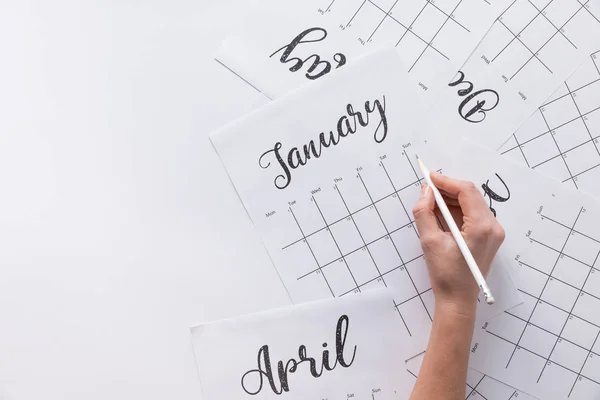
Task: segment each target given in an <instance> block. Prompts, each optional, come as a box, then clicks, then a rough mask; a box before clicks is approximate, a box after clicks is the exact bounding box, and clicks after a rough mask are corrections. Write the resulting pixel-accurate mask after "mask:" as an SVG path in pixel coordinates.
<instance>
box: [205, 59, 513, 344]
mask: <svg viewBox="0 0 600 400" xmlns="http://www.w3.org/2000/svg"><path fill="white" fill-rule="evenodd" d="M401 67H402V64H401V62H400V59H399V58H398V56H397V53H396V52H395V51H394V50H389V51H384V52H381V53H378V54H376V55H373V56H372V57H368V58H365V59H363V60H361V61H358V62H357V63H355V64H353V65H352V66H348V67H347V68H345V69H344V70H343V71H340V72H339V73H338V74H335V75H331V76H329V77H327V78H326V79H324V80H323V81H321V82H319V84H315V85H310V86H308V87H306V88H304V89H303V90H301V91H298V92H296V93H294V94H293V95H290V96H287V97H285V98H283V99H281V100H279V101H277V102H274V103H271V104H269V105H267V106H266V107H265V108H263V109H262V110H259V111H256V112H255V113H253V114H251V115H249V116H247V117H245V118H243V119H241V120H239V121H237V122H235V123H233V124H231V125H229V126H227V127H225V128H224V129H222V130H221V131H219V132H217V133H215V134H214V135H212V140H213V144H214V146H215V148H216V149H217V152H218V153H219V155H220V157H221V159H222V161H223V163H224V165H225V167H226V168H227V171H228V173H229V175H230V177H231V179H232V181H233V184H234V185H235V187H236V189H237V191H238V194H239V195H240V198H241V200H242V202H243V203H244V205H245V206H246V209H247V211H248V213H249V215H250V217H251V218H252V220H253V222H254V224H255V225H256V227H257V229H258V231H259V233H260V235H261V237H262V239H263V242H264V244H265V246H266V247H267V249H268V251H269V254H270V256H271V258H272V260H273V263H274V264H275V267H276V268H277V271H278V272H279V274H280V276H281V279H282V281H283V283H284V284H285V286H286V288H287V290H288V292H289V293H290V295H291V297H292V299H293V301H294V302H304V301H310V300H315V299H320V298H327V297H340V296H345V295H349V294H353V293H361V292H364V291H367V290H369V289H372V288H377V287H391V288H393V290H394V299H395V307H396V309H397V313H398V318H399V319H401V321H402V325H403V327H404V329H403V330H402V331H401V332H399V333H398V334H399V335H402V337H403V343H405V344H406V345H407V346H409V348H410V352H411V353H412V354H410V355H415V354H418V353H419V352H421V351H423V350H424V349H425V347H426V343H427V340H428V336H429V331H430V329H431V322H432V318H433V311H434V308H433V305H434V298H433V293H432V291H431V287H430V285H429V275H428V273H427V269H426V265H425V262H424V259H423V253H422V249H421V245H420V241H419V234H418V232H417V229H416V227H415V225H414V221H413V216H412V208H413V205H414V203H415V201H416V200H417V198H418V196H419V195H420V190H421V181H422V176H421V175H420V173H419V172H418V171H417V168H416V158H415V154H416V153H418V152H419V149H421V150H424V147H425V145H424V143H423V141H422V139H420V140H415V139H412V136H411V132H412V131H415V130H417V128H419V129H420V130H422V131H425V132H427V131H428V128H427V127H428V119H427V118H426V113H425V112H424V107H423V106H422V105H421V104H420V103H419V101H418V100H416V99H415V98H414V97H413V95H412V93H413V92H412V89H411V86H410V84H409V83H407V80H406V79H403V78H402V74H401V73H400V72H399V71H401ZM357 77H360V78H357ZM428 164H429V166H430V167H431V168H435V169H440V168H441V166H442V165H441V158H440V159H437V160H434V159H431V160H429V161H428ZM506 251H507V250H502V251H501V252H500V253H499V255H498V257H497V260H496V263H495V266H494V268H493V269H492V274H491V275H490V276H489V279H488V282H489V284H490V286H491V288H492V291H493V293H494V295H495V297H496V299H497V301H498V303H497V304H495V305H494V306H488V305H487V304H485V303H484V304H480V306H479V311H478V312H479V317H480V318H481V319H482V320H487V319H489V318H490V317H492V316H494V315H497V314H498V313H500V312H502V311H504V310H506V309H508V308H510V307H512V306H514V305H516V304H519V303H520V302H521V299H520V296H519V295H518V292H517V291H516V289H515V286H514V284H512V282H511V281H510V279H509V278H508V276H507V274H506V269H505V266H506V265H507V264H508V263H511V262H512V259H506V258H505V255H506V254H507V253H506ZM508 253H510V252H508Z"/></svg>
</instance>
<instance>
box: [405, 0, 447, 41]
mask: <svg viewBox="0 0 600 400" xmlns="http://www.w3.org/2000/svg"><path fill="white" fill-rule="evenodd" d="M447 18H448V17H446V16H445V15H444V14H443V13H441V12H440V11H439V10H437V9H435V8H434V7H433V6H428V7H426V8H425V9H424V10H423V12H422V13H421V15H420V16H419V18H417V20H416V21H415V23H414V24H413V25H412V32H415V34H417V35H419V36H420V37H421V38H422V39H423V40H425V41H426V42H431V41H432V40H433V38H434V37H435V36H436V34H437V33H438V32H439V30H440V29H442V26H443V25H444V23H445V22H446V19H447Z"/></svg>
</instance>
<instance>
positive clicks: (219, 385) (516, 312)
mask: <svg viewBox="0 0 600 400" xmlns="http://www.w3.org/2000/svg"><path fill="white" fill-rule="evenodd" d="M216 59H217V61H218V62H220V63H221V64H223V66H224V67H226V68H228V69H229V70H231V71H232V72H233V73H235V74H236V75H238V76H239V77H240V78H241V79H243V80H244V81H245V82H246V83H247V84H248V85H251V86H252V87H254V88H255V89H256V90H257V91H259V92H261V93H262V94H263V95H264V96H265V98H266V99H268V101H266V105H265V106H263V107H261V108H259V109H257V110H254V111H253V112H251V113H250V114H248V115H246V116H244V117H242V118H240V119H237V120H234V121H232V122H230V123H229V124H228V125H226V126H224V127H223V128H221V129H219V130H218V131H217V132H213V133H212V134H211V136H210V139H211V141H212V143H213V145H214V147H215V150H216V152H217V153H218V154H219V157H220V158H221V161H222V163H223V165H224V168H225V169H226V170H227V172H228V174H229V177H230V179H231V181H232V183H233V185H234V186H235V189H236V191H237V193H238V195H239V198H240V199H241V201H242V203H243V205H244V207H245V208H246V210H247V212H248V215H249V216H250V218H251V219H252V222H253V223H254V225H255V226H256V230H257V233H258V235H259V236H260V238H261V240H262V242H263V243H264V246H265V247H266V249H267V251H268V252H269V255H270V257H271V260H272V262H273V265H274V268H275V269H276V270H277V272H278V274H279V276H280V278H281V282H282V284H283V285H284V286H285V288H286V290H287V292H288V293H289V295H290V298H291V300H292V301H293V303H294V304H296V305H297V306H295V307H294V308H293V310H292V311H289V310H288V311H283V310H275V311H268V310H267V311H266V312H265V313H262V314H259V315H255V316H249V317H242V318H241V319H234V320H230V321H222V322H218V323H216V324H206V325H201V326H198V327H195V328H193V330H192V336H193V344H194V350H195V352H196V360H197V363H198V369H199V373H200V380H201V383H202V386H203V393H204V396H205V397H206V400H214V399H217V398H228V399H238V398H239V399H244V398H248V399H250V398H259V399H260V398H264V399H270V398H273V399H275V398H284V397H286V396H287V398H290V399H326V398H327V399H347V398H356V399H365V400H368V399H371V400H384V399H408V398H409V396H410V393H411V390H412V386H413V385H414V383H415V381H416V377H417V376H418V372H419V367H420V363H421V359H422V355H423V353H424V351H425V348H426V345H427V341H428V337H429V332H430V330H431V325H432V320H433V304H434V298H433V293H432V291H431V287H430V285H429V278H428V273H427V269H426V265H425V261H424V259H423V253H422V249H421V245H420V241H419V235H418V232H417V229H416V227H415V225H414V219H413V216H412V212H411V210H412V207H413V205H414V203H415V201H416V199H417V198H418V197H419V195H420V188H421V184H422V183H423V176H422V174H421V172H420V170H419V168H418V166H417V162H416V155H417V154H418V155H419V157H421V158H423V159H424V160H426V163H427V164H428V165H429V167H430V168H432V169H435V170H437V171H439V172H441V173H444V174H448V175H450V176H453V177H457V178H460V179H464V180H469V181H472V182H474V183H475V184H476V185H477V187H479V188H480V190H481V193H482V194H483V196H484V198H485V199H486V201H487V202H489V208H490V210H491V211H492V212H493V214H494V215H495V216H496V218H497V219H498V221H499V222H500V223H501V224H502V226H503V227H504V229H505V231H506V240H505V243H504V245H503V246H502V247H501V249H500V251H499V252H498V255H497V257H496V259H495V261H494V264H493V268H492V272H491V273H490V275H489V276H488V279H487V280H488V283H489V285H490V287H491V289H492V292H493V293H494V295H495V297H496V300H497V302H496V304H494V305H492V306H490V305H487V304H486V303H485V301H480V303H479V306H478V311H477V325H476V329H475V334H474V340H473V343H472V347H471V355H470V362H469V366H470V371H469V376H468V379H467V388H466V398H467V399H487V400H508V399H516V398H518V399H527V400H529V399H541V400H566V399H576V400H589V399H600V311H599V310H600V262H599V257H600V224H598V223H597V222H598V221H600V200H599V198H598V197H600V0H512V1H511V0H435V1H434V0H404V1H399V0H304V1H301V2H292V1H289V0H260V1H258V2H257V3H256V5H255V7H254V9H253V12H252V15H248V16H247V18H246V20H245V23H244V24H243V25H241V26H238V27H237V28H236V30H235V31H233V32H231V33H230V34H229V36H228V37H227V38H226V40H225V41H224V42H223V44H222V46H221V48H220V50H219V52H218V54H217V55H216ZM307 327H310V329H307ZM390 332H393V334H391V335H390ZM303 335H304V336H303ZM299 337H303V338H306V341H307V342H315V343H316V344H312V345H309V344H307V343H303V342H298V340H304V339H298V338H299ZM323 337H327V338H330V339H328V340H325V339H323ZM291 343H296V345H295V347H294V345H292V344H291ZM247 349H251V351H246V350H247ZM246 353H247V354H246ZM246 359H248V360H249V362H248V363H245V361H244V360H246ZM240 360H242V361H240ZM279 360H283V361H279ZM287 360H289V361H287ZM234 364H235V365H234ZM238 364H239V365H238ZM301 364H302V365H301Z"/></svg>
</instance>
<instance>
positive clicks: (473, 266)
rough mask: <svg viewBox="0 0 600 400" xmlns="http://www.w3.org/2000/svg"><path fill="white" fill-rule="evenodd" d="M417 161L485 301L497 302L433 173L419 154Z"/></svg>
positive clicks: (489, 302)
mask: <svg viewBox="0 0 600 400" xmlns="http://www.w3.org/2000/svg"><path fill="white" fill-rule="evenodd" d="M417 161H419V166H420V167H421V172H422V173H423V177H424V178H425V181H426V182H427V184H428V185H429V187H430V188H431V190H432V191H433V195H434V197H435V201H436V203H437V205H438V208H439V209H440V211H441V212H442V215H443V216H444V220H445V221H446V224H447V225H448V227H449V228H450V232H452V236H454V240H456V243H457V244H458V248H459V249H460V252H461V253H462V255H463V257H464V258H465V261H466V262H467V265H468V266H469V269H470V270H471V273H472V274H473V277H474V278H475V281H476V282H477V284H478V285H479V288H480V289H481V291H482V292H483V296H484V297H485V302H486V303H488V304H494V303H495V302H496V300H494V296H493V295H492V291H491V290H490V288H489V286H488V285H487V283H486V281H485V278H484V277H483V274H482V273H481V270H480V269H479V267H478V266H477V262H476V261H475V259H474V258H473V254H471V251H470V250H469V247H468V246H467V242H465V238H463V235H462V234H461V233H460V229H458V226H457V225H456V222H454V218H453V217H452V214H450V210H449V209H448V206H447V205H446V202H444V198H443V197H442V195H441V193H440V191H439V190H438V188H437V187H435V185H434V184H433V182H432V181H431V176H430V174H431V173H430V172H429V170H428V169H427V167H426V166H425V165H424V164H423V162H422V161H421V159H420V158H419V156H417Z"/></svg>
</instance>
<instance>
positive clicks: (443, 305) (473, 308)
mask: <svg viewBox="0 0 600 400" xmlns="http://www.w3.org/2000/svg"><path fill="white" fill-rule="evenodd" d="M476 314H477V297H475V298H474V299H473V300H469V299H460V300H443V299H436V301H435V315H436V316H437V317H449V318H459V319H465V320H468V321H471V320H472V321H474V320H475V316H476Z"/></svg>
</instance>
